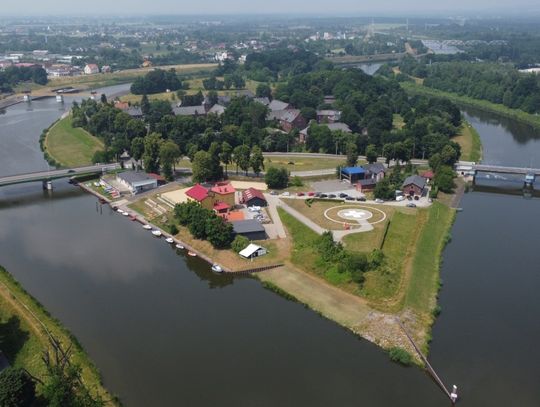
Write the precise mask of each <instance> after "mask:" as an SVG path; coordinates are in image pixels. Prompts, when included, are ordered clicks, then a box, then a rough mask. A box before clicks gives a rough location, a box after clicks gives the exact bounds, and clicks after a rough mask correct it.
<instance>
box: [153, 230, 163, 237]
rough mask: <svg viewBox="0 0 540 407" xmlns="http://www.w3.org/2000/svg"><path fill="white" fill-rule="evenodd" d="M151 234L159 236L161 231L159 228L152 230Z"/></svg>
mask: <svg viewBox="0 0 540 407" xmlns="http://www.w3.org/2000/svg"><path fill="white" fill-rule="evenodd" d="M152 234H153V235H154V236H156V237H161V231H159V230H152Z"/></svg>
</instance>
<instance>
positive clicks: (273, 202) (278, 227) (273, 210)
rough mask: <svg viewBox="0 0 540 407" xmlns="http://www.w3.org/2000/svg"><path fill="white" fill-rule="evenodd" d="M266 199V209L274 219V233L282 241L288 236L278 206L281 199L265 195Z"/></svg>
mask: <svg viewBox="0 0 540 407" xmlns="http://www.w3.org/2000/svg"><path fill="white" fill-rule="evenodd" d="M264 197H265V198H266V202H268V207H267V208H266V209H267V211H268V213H269V215H270V217H271V218H272V222H273V226H274V227H273V229H274V232H275V233H276V234H277V236H278V237H279V238H280V239H285V238H286V237H287V234H286V233H285V228H284V227H283V223H282V222H281V218H280V217H279V214H278V211H277V205H278V204H279V202H280V199H279V198H278V197H277V196H274V195H270V194H264Z"/></svg>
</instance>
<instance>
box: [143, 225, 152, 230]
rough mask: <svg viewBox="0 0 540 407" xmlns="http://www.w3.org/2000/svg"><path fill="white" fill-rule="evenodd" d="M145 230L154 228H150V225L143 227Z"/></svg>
mask: <svg viewBox="0 0 540 407" xmlns="http://www.w3.org/2000/svg"><path fill="white" fill-rule="evenodd" d="M143 229H145V230H152V226H150V225H143Z"/></svg>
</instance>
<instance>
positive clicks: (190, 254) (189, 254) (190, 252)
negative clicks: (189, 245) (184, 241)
mask: <svg viewBox="0 0 540 407" xmlns="http://www.w3.org/2000/svg"><path fill="white" fill-rule="evenodd" d="M187 254H188V256H191V257H197V253H194V252H192V251H191V250H190V251H189V252H188V253H187Z"/></svg>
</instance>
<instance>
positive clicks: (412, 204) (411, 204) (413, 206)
mask: <svg viewBox="0 0 540 407" xmlns="http://www.w3.org/2000/svg"><path fill="white" fill-rule="evenodd" d="M407 208H416V204H415V203H413V202H409V203H408V204H407Z"/></svg>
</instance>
